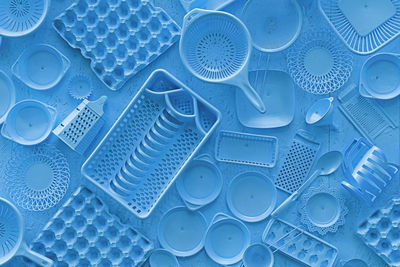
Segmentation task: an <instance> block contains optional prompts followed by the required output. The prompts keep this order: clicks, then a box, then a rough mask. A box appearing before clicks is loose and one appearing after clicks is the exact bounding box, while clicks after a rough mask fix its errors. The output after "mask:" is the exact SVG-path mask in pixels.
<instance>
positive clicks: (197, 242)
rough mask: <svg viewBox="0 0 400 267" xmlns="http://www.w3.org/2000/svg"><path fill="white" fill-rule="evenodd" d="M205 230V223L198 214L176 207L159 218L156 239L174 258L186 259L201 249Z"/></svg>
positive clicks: (202, 217)
mask: <svg viewBox="0 0 400 267" xmlns="http://www.w3.org/2000/svg"><path fill="white" fill-rule="evenodd" d="M206 230H207V222H206V219H205V218H204V216H203V215H202V214H201V213H200V212H197V211H191V210H189V209H187V208H185V207H177V208H173V209H171V210H169V211H168V212H167V213H166V214H164V216H163V217H162V218H161V221H160V224H159V226H158V239H159V241H160V244H161V246H162V247H163V248H165V249H167V250H169V251H171V252H172V253H173V254H175V255H176V256H179V257H187V256H191V255H194V254H196V253H197V252H199V251H200V250H201V249H202V248H203V245H204V236H205V233H206Z"/></svg>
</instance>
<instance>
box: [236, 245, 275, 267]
mask: <svg viewBox="0 0 400 267" xmlns="http://www.w3.org/2000/svg"><path fill="white" fill-rule="evenodd" d="M243 265H244V267H272V266H273V265H274V254H272V251H271V249H270V248H269V247H267V246H266V245H264V244H253V245H251V246H249V247H248V248H247V249H246V251H245V252H244V255H243Z"/></svg>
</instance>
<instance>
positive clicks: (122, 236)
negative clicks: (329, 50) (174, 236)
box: [32, 187, 153, 267]
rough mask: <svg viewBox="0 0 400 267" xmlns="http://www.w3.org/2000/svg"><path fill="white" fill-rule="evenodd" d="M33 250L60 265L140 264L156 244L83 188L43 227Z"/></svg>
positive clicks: (33, 245)
mask: <svg viewBox="0 0 400 267" xmlns="http://www.w3.org/2000/svg"><path fill="white" fill-rule="evenodd" d="M32 249H33V250H34V251H36V252H38V253H41V254H43V255H46V256H47V257H49V258H51V259H52V260H53V261H54V263H55V264H54V265H55V266H56V267H57V266H71V267H72V266H130V267H131V266H138V265H139V264H141V263H142V262H144V260H145V259H146V258H147V255H148V253H149V251H150V250H152V249H153V243H152V242H151V241H149V240H148V239H147V238H146V237H144V236H143V235H141V234H140V233H138V232H137V231H135V230H134V229H133V228H131V227H129V226H128V225H126V224H122V223H121V222H120V220H119V218H118V217H116V216H114V215H111V214H110V213H109V212H108V211H107V207H106V206H105V205H104V203H103V202H102V201H101V200H100V199H99V198H98V197H97V196H96V195H95V194H94V193H93V192H92V191H90V190H89V189H87V188H85V187H80V188H78V190H77V191H76V192H75V193H74V194H73V196H72V197H71V198H70V199H69V200H68V201H67V202H66V203H65V204H64V206H63V207H62V208H61V209H60V210H59V211H58V212H57V213H56V214H55V215H54V217H53V218H52V219H51V220H50V222H49V223H47V225H46V226H45V227H44V229H43V230H42V232H41V233H40V234H39V236H38V237H37V239H36V240H35V241H34V242H33V243H32Z"/></svg>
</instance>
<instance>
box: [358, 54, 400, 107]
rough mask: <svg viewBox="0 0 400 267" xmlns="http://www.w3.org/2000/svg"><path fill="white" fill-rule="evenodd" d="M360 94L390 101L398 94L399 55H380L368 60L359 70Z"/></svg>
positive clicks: (399, 76) (399, 90)
mask: <svg viewBox="0 0 400 267" xmlns="http://www.w3.org/2000/svg"><path fill="white" fill-rule="evenodd" d="M359 91H360V94H361V95H362V96H364V97H369V98H377V99H392V98H395V97H396V96H398V95H399V94H400V55H397V54H391V53H382V54H377V55H374V56H372V57H370V58H368V59H367V60H366V61H365V62H364V65H363V66H362V68H361V74H360V86H359Z"/></svg>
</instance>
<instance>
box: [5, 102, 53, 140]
mask: <svg viewBox="0 0 400 267" xmlns="http://www.w3.org/2000/svg"><path fill="white" fill-rule="evenodd" d="M56 116H57V111H56V109H55V108H53V107H51V106H48V105H46V104H44V103H42V102H40V101H37V100H33V99H26V100H23V101H20V102H18V103H16V104H15V105H14V106H13V107H12V108H11V109H10V111H9V112H8V115H7V118H6V120H5V122H4V123H3V127H2V128H1V135H2V136H3V137H5V138H7V139H9V140H12V141H14V142H16V143H19V144H21V145H36V144H39V143H41V142H43V141H44V140H45V139H46V138H47V137H48V136H49V134H50V133H51V130H52V129H53V125H54V122H55V120H56Z"/></svg>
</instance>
